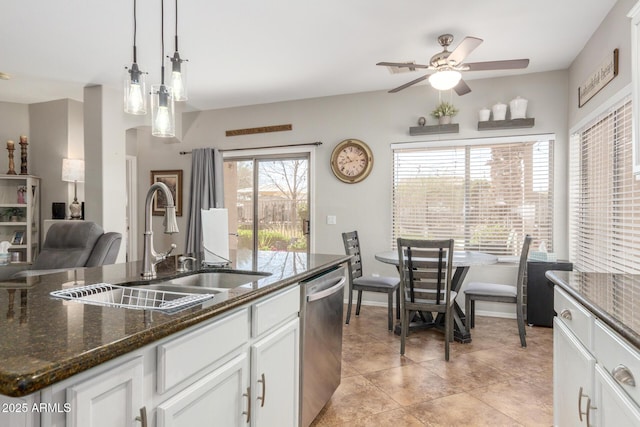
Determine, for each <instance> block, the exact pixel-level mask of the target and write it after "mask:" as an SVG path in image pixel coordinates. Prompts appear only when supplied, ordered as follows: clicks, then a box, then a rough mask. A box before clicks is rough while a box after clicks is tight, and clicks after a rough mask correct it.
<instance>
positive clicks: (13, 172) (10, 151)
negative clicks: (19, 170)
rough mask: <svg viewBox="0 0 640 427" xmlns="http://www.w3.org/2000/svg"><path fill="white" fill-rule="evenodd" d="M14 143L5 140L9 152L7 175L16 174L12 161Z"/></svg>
mask: <svg viewBox="0 0 640 427" xmlns="http://www.w3.org/2000/svg"><path fill="white" fill-rule="evenodd" d="M15 149H16V148H15V145H14V143H13V141H12V140H8V141H7V151H8V152H9V171H8V172H7V175H17V174H16V171H15V164H14V163H13V152H14V150H15Z"/></svg>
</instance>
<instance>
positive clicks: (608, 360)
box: [546, 271, 640, 426]
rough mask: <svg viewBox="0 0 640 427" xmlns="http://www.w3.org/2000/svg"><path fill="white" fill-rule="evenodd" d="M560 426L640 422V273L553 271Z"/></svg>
mask: <svg viewBox="0 0 640 427" xmlns="http://www.w3.org/2000/svg"><path fill="white" fill-rule="evenodd" d="M546 276H547V278H548V279H549V280H551V282H552V283H553V284H554V285H555V286H554V310H555V312H556V314H557V316H556V317H555V318H554V321H553V328H554V329H553V334H554V339H553V354H554V366H553V388H554V390H553V392H554V425H559V426H565V425H582V424H583V423H584V424H585V425H599V426H608V425H611V426H614V425H615V426H622V425H640V383H638V384H636V383H637V382H638V381H640V310H638V305H639V303H640V276H638V275H629V274H613V273H583V272H560V271H548V272H547V273H546Z"/></svg>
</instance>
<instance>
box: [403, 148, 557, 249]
mask: <svg viewBox="0 0 640 427" xmlns="http://www.w3.org/2000/svg"><path fill="white" fill-rule="evenodd" d="M509 140H510V141H511V142H500V140H499V139H498V138H496V139H491V138H488V139H487V142H486V143H481V144H473V145H471V144H470V145H460V142H456V141H452V144H451V145H450V146H438V147H426V148H425V147H423V148H416V149H412V148H400V149H395V150H393V215H392V217H393V226H392V230H393V236H392V239H393V244H394V245H395V241H396V239H397V238H398V237H408V238H426V239H440V238H453V239H454V240H455V244H456V249H457V250H475V251H482V252H488V253H492V254H496V255H519V254H520V249H521V245H522V242H523V241H524V236H525V235H526V234H531V235H532V236H533V237H534V241H535V242H536V246H537V243H539V242H541V241H545V243H546V245H547V249H548V250H550V251H551V250H553V238H552V236H553V204H552V201H553V140H551V139H548V138H542V139H538V138H536V137H523V139H522V140H521V141H518V142H513V138H510V139H509ZM534 247H535V246H534Z"/></svg>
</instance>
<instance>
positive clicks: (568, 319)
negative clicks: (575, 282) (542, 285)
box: [553, 286, 593, 350]
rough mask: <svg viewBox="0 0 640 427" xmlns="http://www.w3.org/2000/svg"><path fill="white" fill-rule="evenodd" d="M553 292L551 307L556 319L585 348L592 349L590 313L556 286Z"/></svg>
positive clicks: (591, 320) (591, 319)
mask: <svg viewBox="0 0 640 427" xmlns="http://www.w3.org/2000/svg"><path fill="white" fill-rule="evenodd" d="M553 293H554V298H553V308H554V310H555V312H556V313H557V315H558V319H560V320H561V321H562V322H563V323H564V324H565V325H567V326H568V327H569V329H570V330H571V332H573V333H574V334H575V335H576V336H577V337H578V339H579V340H580V341H581V342H582V344H584V346H585V347H586V348H587V349H589V350H592V348H593V346H592V337H593V316H592V315H591V313H589V311H587V309H585V308H584V307H583V306H582V305H580V304H579V303H578V302H577V301H576V300H574V299H573V298H571V296H569V295H568V294H567V293H566V292H564V291H563V290H562V289H559V288H558V286H554V287H553Z"/></svg>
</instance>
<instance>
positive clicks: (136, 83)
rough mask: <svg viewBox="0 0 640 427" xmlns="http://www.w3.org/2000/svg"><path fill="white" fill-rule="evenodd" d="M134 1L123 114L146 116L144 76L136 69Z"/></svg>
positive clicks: (134, 3) (134, 2) (134, 4)
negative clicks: (129, 63) (129, 60)
mask: <svg viewBox="0 0 640 427" xmlns="http://www.w3.org/2000/svg"><path fill="white" fill-rule="evenodd" d="M136 32H137V17H136V0H133V64H131V68H127V67H125V70H127V74H126V77H125V79H124V112H125V113H129V114H136V115H144V114H147V98H146V88H145V76H144V75H145V74H146V73H143V72H142V71H140V69H139V68H138V61H137V52H136Z"/></svg>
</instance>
